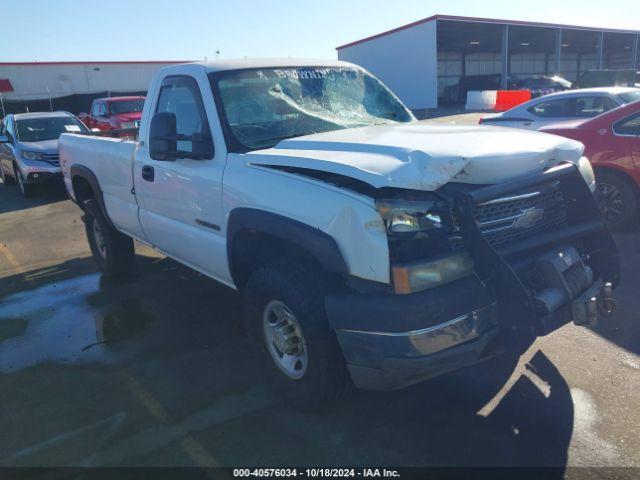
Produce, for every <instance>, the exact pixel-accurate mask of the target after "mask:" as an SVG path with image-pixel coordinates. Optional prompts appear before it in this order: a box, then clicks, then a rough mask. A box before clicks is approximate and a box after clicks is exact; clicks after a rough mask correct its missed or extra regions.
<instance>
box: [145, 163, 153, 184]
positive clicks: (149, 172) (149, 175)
mask: <svg viewBox="0 0 640 480" xmlns="http://www.w3.org/2000/svg"><path fill="white" fill-rule="evenodd" d="M154 177H155V171H154V170H153V167H152V166H151V165H145V166H143V167H142V179H143V180H146V181H147V182H153V179H154Z"/></svg>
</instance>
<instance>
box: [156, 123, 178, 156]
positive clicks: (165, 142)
mask: <svg viewBox="0 0 640 480" xmlns="http://www.w3.org/2000/svg"><path fill="white" fill-rule="evenodd" d="M177 139H178V134H177V129H176V115H175V114H174V113H170V112H160V113H156V114H155V115H154V116H153V118H151V127H150V128H149V156H150V157H151V158H153V159H154V160H174V159H175V158H176V155H177V153H178V141H177Z"/></svg>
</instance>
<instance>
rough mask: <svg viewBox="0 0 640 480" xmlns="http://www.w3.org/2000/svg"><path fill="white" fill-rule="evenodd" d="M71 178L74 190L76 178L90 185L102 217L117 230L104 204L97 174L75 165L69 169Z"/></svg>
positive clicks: (82, 166)
mask: <svg viewBox="0 0 640 480" xmlns="http://www.w3.org/2000/svg"><path fill="white" fill-rule="evenodd" d="M69 176H70V177H71V184H72V188H73V179H74V178H76V177H80V178H83V179H84V180H86V181H87V182H88V183H89V185H90V186H91V189H92V190H93V194H94V197H95V199H96V202H97V203H98V208H99V209H100V212H101V213H102V216H103V217H104V219H105V221H106V222H107V223H108V224H109V226H110V227H112V228H114V229H115V227H114V226H113V224H112V223H111V219H110V218H109V215H108V214H107V208H106V206H105V204H104V198H103V196H102V189H101V188H100V182H98V178H97V177H96V174H95V173H93V171H92V170H91V169H90V168H87V167H85V166H84V165H77V164H74V165H71V168H70V169H69ZM74 194H75V192H74ZM76 203H78V204H79V202H77V201H76ZM81 208H82V207H81Z"/></svg>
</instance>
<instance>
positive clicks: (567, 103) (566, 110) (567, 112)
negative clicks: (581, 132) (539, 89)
mask: <svg viewBox="0 0 640 480" xmlns="http://www.w3.org/2000/svg"><path fill="white" fill-rule="evenodd" d="M529 111H530V112H531V113H533V114H534V115H536V116H538V117H544V118H562V117H574V116H575V100H574V99H573V98H562V99H559V100H549V101H548V102H541V103H538V104H537V105H534V106H533V107H531V108H530V109H529Z"/></svg>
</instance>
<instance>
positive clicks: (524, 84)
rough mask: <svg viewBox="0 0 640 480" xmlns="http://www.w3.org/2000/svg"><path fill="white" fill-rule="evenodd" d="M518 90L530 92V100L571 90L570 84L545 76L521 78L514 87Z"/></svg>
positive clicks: (556, 77) (563, 80) (555, 77)
mask: <svg viewBox="0 0 640 480" xmlns="http://www.w3.org/2000/svg"><path fill="white" fill-rule="evenodd" d="M515 87H516V88H518V89H523V90H529V91H531V98H538V97H541V96H543V95H549V94H550V93H556V92H564V91H565V90H570V89H571V82H570V81H569V80H566V79H564V78H562V77H560V76H557V75H556V76H553V77H548V76H545V75H534V76H532V77H526V78H521V79H519V80H518V81H517V82H516V85H515Z"/></svg>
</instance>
